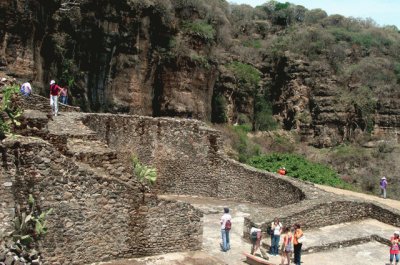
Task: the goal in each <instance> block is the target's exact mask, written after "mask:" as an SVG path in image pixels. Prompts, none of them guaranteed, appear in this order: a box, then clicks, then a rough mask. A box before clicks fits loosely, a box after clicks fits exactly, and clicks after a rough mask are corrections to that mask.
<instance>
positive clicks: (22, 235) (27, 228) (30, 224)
mask: <svg viewBox="0 0 400 265" xmlns="http://www.w3.org/2000/svg"><path fill="white" fill-rule="evenodd" d="M51 212H52V209H49V210H47V211H44V212H42V211H41V210H40V208H39V207H37V204H36V201H35V199H34V198H33V196H32V195H31V194H30V195H29V198H28V205H27V207H26V208H25V209H23V210H21V209H20V207H18V206H17V207H16V209H15V218H14V220H13V223H14V231H12V232H11V233H9V234H7V235H4V236H5V237H6V239H8V242H6V249H7V250H8V251H7V252H8V253H9V255H11V256H12V257H13V260H16V261H17V260H19V261H20V262H24V263H18V264H41V261H40V253H39V251H38V249H39V241H40V240H41V239H43V237H44V236H45V235H46V234H47V216H48V215H49V214H50V213H51Z"/></svg>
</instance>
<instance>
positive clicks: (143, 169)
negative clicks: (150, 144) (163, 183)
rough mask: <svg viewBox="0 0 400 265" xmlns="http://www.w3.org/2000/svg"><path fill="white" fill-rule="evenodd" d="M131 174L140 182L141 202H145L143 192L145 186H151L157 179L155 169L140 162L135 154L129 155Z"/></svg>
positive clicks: (144, 191) (145, 188)
mask: <svg viewBox="0 0 400 265" xmlns="http://www.w3.org/2000/svg"><path fill="white" fill-rule="evenodd" d="M131 162H132V168H133V174H134V175H135V176H136V178H137V180H138V181H139V183H140V184H141V187H140V191H141V192H142V202H143V203H144V202H145V193H146V190H147V187H149V186H153V185H154V184H155V182H156V180H157V171H156V169H155V168H152V167H148V166H146V165H143V164H142V163H140V161H139V159H138V158H137V156H135V155H132V156H131Z"/></svg>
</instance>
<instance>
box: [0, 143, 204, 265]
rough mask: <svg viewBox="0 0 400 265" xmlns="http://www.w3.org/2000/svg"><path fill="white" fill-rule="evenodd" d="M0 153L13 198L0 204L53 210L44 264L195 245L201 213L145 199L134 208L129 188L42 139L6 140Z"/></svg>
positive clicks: (135, 197)
mask: <svg viewBox="0 0 400 265" xmlns="http://www.w3.org/2000/svg"><path fill="white" fill-rule="evenodd" d="M2 148H3V164H4V163H6V164H8V165H15V168H16V170H7V171H6V174H4V176H3V177H2V179H1V180H2V182H3V181H4V182H11V183H12V189H13V198H11V197H10V196H9V195H10V194H5V193H4V194H3V193H2V194H1V199H2V201H4V202H8V201H9V200H7V199H13V203H16V204H20V205H23V204H24V203H26V199H27V197H28V194H33V195H34V197H35V198H36V200H37V201H38V202H39V205H40V207H41V209H42V210H47V209H49V208H53V213H52V214H51V215H50V216H49V217H48V219H49V232H48V235H47V236H46V238H45V241H44V242H43V254H44V256H45V257H46V262H45V263H46V264H52V265H54V264H84V263H92V262H94V261H105V260H110V259H118V258H130V257H135V256H142V255H148V254H159V253H165V252H170V251H178V250H197V249H199V248H200V247H201V236H202V223H201V217H202V213H201V212H200V211H198V210H196V209H194V208H193V207H192V206H190V205H188V204H186V203H181V202H174V201H163V200H158V199H156V198H154V197H150V198H148V199H147V200H146V201H145V203H144V204H142V193H140V191H139V189H138V187H137V186H135V185H128V184H126V183H124V182H123V181H121V180H119V179H115V178H112V177H105V176H99V175H97V174H96V173H95V172H93V171H91V170H90V169H89V168H82V167H79V166H77V165H76V164H75V163H73V162H72V161H71V160H70V159H69V158H67V157H64V156H62V155H61V154H60V153H59V152H58V151H57V150H56V149H54V147H53V146H51V145H49V144H48V143H46V142H45V141H41V140H38V139H32V138H26V137H25V138H20V139H18V140H16V141H15V140H9V141H8V142H5V143H4V145H3V146H2ZM4 161H5V162H4ZM2 184H3V183H2ZM6 206H7V207H8V208H9V207H10V206H11V202H10V203H9V204H8V205H6ZM8 208H7V209H8ZM177 213H179V214H177ZM1 214H3V208H2V211H1ZM6 217H7V216H6ZM3 223H4V222H3ZM3 223H2V225H3Z"/></svg>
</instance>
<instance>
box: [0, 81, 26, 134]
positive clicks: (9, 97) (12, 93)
mask: <svg viewBox="0 0 400 265" xmlns="http://www.w3.org/2000/svg"><path fill="white" fill-rule="evenodd" d="M18 91H19V87H18V86H17V85H14V86H5V87H3V88H2V90H1V92H0V97H1V103H0V104H1V105H0V140H3V139H4V138H5V137H6V134H8V133H10V132H11V131H12V128H13V127H15V126H19V125H20V122H19V121H18V119H19V118H20V116H21V114H22V110H21V109H20V108H19V106H18V105H19V104H18Z"/></svg>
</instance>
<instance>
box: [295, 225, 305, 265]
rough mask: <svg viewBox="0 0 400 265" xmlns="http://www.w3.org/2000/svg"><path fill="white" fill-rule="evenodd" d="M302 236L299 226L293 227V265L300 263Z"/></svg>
mask: <svg viewBox="0 0 400 265" xmlns="http://www.w3.org/2000/svg"><path fill="white" fill-rule="evenodd" d="M303 241H304V234H303V231H302V230H301V228H300V224H295V225H294V236H293V248H294V264H296V265H300V263H301V247H302V246H303Z"/></svg>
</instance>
